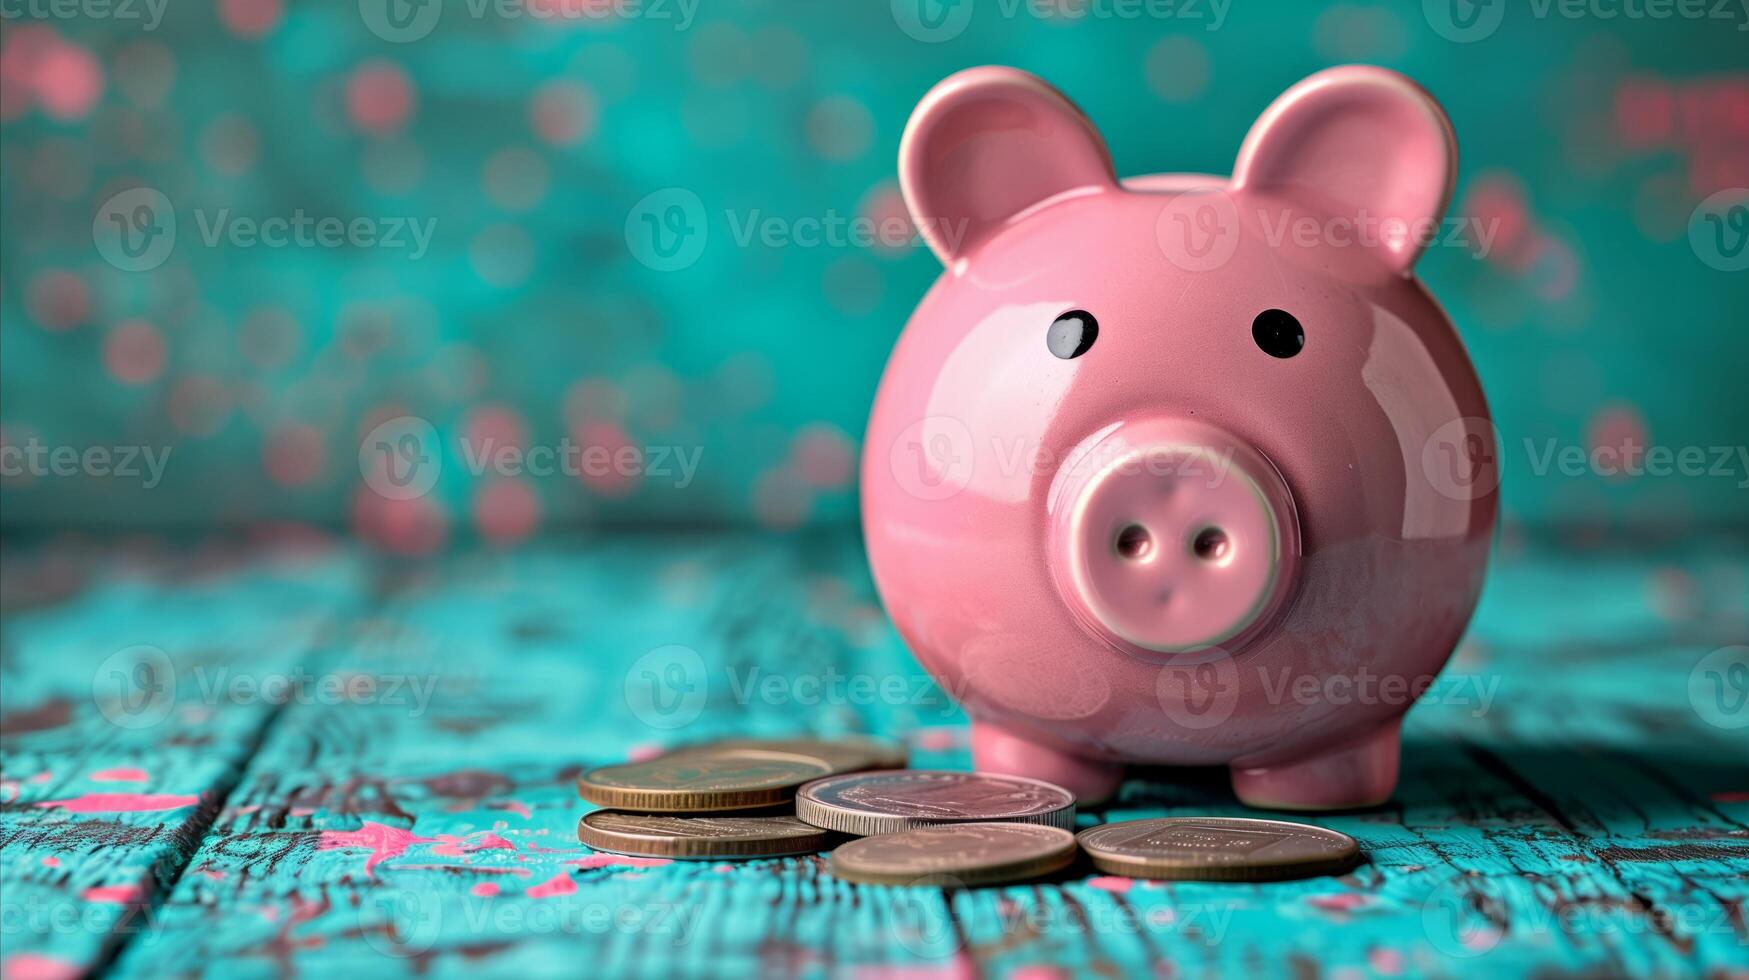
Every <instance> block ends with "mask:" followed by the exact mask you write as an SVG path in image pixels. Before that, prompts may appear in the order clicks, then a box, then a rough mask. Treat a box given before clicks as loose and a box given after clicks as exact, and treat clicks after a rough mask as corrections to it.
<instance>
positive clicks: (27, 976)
mask: <svg viewBox="0 0 1749 980" xmlns="http://www.w3.org/2000/svg"><path fill="white" fill-rule="evenodd" d="M83 972H85V971H84V970H82V969H81V968H80V967H79V965H78V964H77V963H69V962H67V961H66V960H62V959H56V958H55V957H53V956H44V955H42V954H41V953H14V954H13V955H11V956H8V957H6V958H5V959H3V960H0V976H4V977H5V978H6V980H72V978H74V977H77V976H79V975H80V974H81V973H83Z"/></svg>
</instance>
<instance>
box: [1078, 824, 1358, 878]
mask: <svg viewBox="0 0 1749 980" xmlns="http://www.w3.org/2000/svg"><path fill="white" fill-rule="evenodd" d="M1077 839H1078V840H1079V841H1080V843H1081V849H1082V850H1083V851H1086V852H1087V857H1088V858H1089V859H1090V860H1091V861H1092V862H1093V866H1094V867H1096V868H1098V869H1099V870H1101V871H1104V872H1106V873H1107V874H1114V875H1123V876H1125V877H1128V878H1158V879H1165V880H1173V881H1284V880H1287V879H1290V878H1312V877H1316V876H1318V875H1332V874H1341V873H1342V872H1344V871H1347V870H1349V869H1351V868H1353V867H1354V866H1355V865H1356V864H1357V863H1359V861H1360V845H1359V844H1358V843H1356V842H1355V840H1354V838H1352V837H1350V836H1348V835H1347V834H1339V833H1337V832H1336V831H1334V830H1326V829H1324V828H1323V827H1313V826H1311V825H1309V824H1303V823H1289V822H1287V821H1285V820H1257V819H1253V818H1249V817H1162V818H1158V819H1153V820H1125V821H1122V822H1119V823H1108V824H1103V825H1101V826H1098V827H1091V828H1089V829H1087V830H1083V831H1081V833H1080V834H1079V835H1078V837H1077Z"/></svg>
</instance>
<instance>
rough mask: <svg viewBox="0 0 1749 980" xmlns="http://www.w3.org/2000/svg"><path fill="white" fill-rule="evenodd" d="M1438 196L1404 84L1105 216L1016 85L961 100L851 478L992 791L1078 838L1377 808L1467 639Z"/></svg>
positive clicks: (1074, 157) (922, 115)
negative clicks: (1092, 824)
mask: <svg viewBox="0 0 1749 980" xmlns="http://www.w3.org/2000/svg"><path fill="white" fill-rule="evenodd" d="M1455 168H1456V145H1455V141H1454V138H1453V135H1452V130H1451V125H1450V123H1449V122H1448V121H1447V119H1446V117H1445V114H1444V113H1443V111H1442V110H1441V109H1440V107H1439V105H1438V104H1437V103H1436V102H1434V100H1433V99H1432V98H1431V97H1430V96H1429V95H1428V94H1427V93H1426V92H1425V91H1423V90H1422V89H1420V88H1419V87H1417V86H1416V85H1415V84H1413V83H1412V82H1410V81H1408V80H1407V79H1405V78H1403V77H1401V76H1399V75H1397V74H1394V73H1392V72H1389V71H1385V70H1382V69H1377V68H1369V67H1343V68H1336V69H1332V70H1329V71H1324V72H1320V73H1319V74H1317V75H1314V76H1312V77H1310V78H1308V79H1306V80H1305V81H1303V82H1301V83H1299V84H1298V85H1296V86H1294V87H1293V88H1292V89H1290V90H1289V91H1288V92H1287V93H1286V94H1284V95H1282V96H1281V97H1280V98H1279V99H1278V100H1276V102H1275V103H1274V104H1273V105H1271V106H1270V107H1269V108H1268V109H1267V110H1265V111H1264V113H1263V115H1262V116H1261V117H1260V118H1259V119H1258V120H1257V122H1256V124H1255V125H1253V126H1252V128H1251V131H1250V134H1249V135H1248V136H1247V137H1246V139H1245V141H1244V144H1243V146H1242V147H1241V148H1240V150H1239V156H1238V162H1237V163H1236V164H1235V166H1234V174H1233V176H1232V177H1231V178H1220V177H1210V176H1202V175H1190V174H1170V175H1159V176H1150V177H1139V178H1133V179H1128V180H1119V179H1118V178H1117V176H1116V175H1115V174H1114V173H1113V168H1112V163H1111V158H1110V156H1109V154H1108V152H1107V150H1106V147H1105V144H1104V142H1103V140H1102V139H1101V138H1100V135H1099V133H1098V131H1097V130H1095V129H1094V127H1093V125H1092V123H1090V122H1089V121H1088V119H1087V117H1086V116H1084V115H1083V114H1082V113H1081V112H1080V111H1079V110H1078V109H1077V108H1076V107H1075V106H1074V105H1073V104H1071V103H1070V102H1069V101H1068V100H1067V99H1065V98H1064V97H1063V96H1062V95H1061V94H1060V93H1058V92H1057V91H1056V90H1054V89H1052V88H1051V87H1050V86H1048V85H1046V84H1045V83H1043V82H1041V81H1040V80H1038V79H1037V78H1034V77H1032V76H1030V75H1027V74H1025V73H1023V72H1019V71H1015V70H1012V69H1006V68H976V69H972V70H969V71H964V72H961V73H959V74H956V75H954V76H952V77H950V78H948V79H947V80H945V81H943V82H942V83H941V84H940V85H938V86H936V88H935V89H934V90H933V91H931V92H930V93H929V94H928V96H927V97H925V98H924V99H923V101H922V103H921V104H919V105H918V107H917V109H916V111H915V113H914V114H913V115H912V117H911V120H910V123H909V125H908V126H907V128H906V130H905V136H904V142H903V144H902V148H901V150H900V158H899V174H900V181H901V185H902V189H903V192H904V195H905V200H906V203H907V205H908V206H909V208H910V211H911V215H912V218H913V220H914V222H915V223H916V225H917V227H918V228H919V229H920V230H921V232H922V234H923V236H924V238H925V239H926V240H927V242H928V243H929V245H930V247H931V248H932V249H933V250H934V251H935V253H936V254H937V255H938V256H939V257H940V258H941V261H942V263H943V265H945V266H946V270H945V272H944V273H943V275H942V276H941V278H940V279H939V280H938V281H937V282H936V283H935V286H934V288H932V289H931V290H930V291H929V293H928V295H927V296H925V297H924V298H923V301H922V303H921V304H920V305H919V306H918V307H917V311H916V313H915V315H913V316H912V318H911V321H910V323H909V324H908V325H907V326H906V328H905V331H904V334H903V335H902V336H901V337H900V338H899V341H898V345H897V347H896V348H895V349H894V351H893V354H892V358H891V360H890V361H889V363H888V364H887V369H886V372H885V375H884V377H883V378H882V380H881V385H880V391H879V395H878V397H877V400H876V402H875V406H874V412H873V416H872V419H871V421H870V423H869V429H868V433H867V438H866V442H865V449H864V455H863V461H862V500H863V505H862V506H863V523H864V528H865V533H866V536H867V542H868V551H869V559H870V562H871V564H872V566H873V571H874V577H875V580H876V583H877V585H878V587H879V589H880V593H881V596H882V599H883V600H884V602H885V604H886V608H887V610H888V612H889V613H890V614H891V615H892V618H893V620H894V622H895V623H896V624H897V627H898V629H899V632H900V633H901V635H902V636H903V637H904V639H905V641H906V642H907V643H908V644H909V645H910V647H911V649H912V651H913V652H914V653H915V654H916V655H917V657H918V658H919V659H920V660H921V661H922V663H923V664H924V666H925V667H926V668H927V669H928V670H929V671H930V672H931V673H932V674H933V675H935V676H936V677H937V678H938V680H939V681H940V682H941V684H942V685H943V687H944V688H945V689H946V690H948V691H950V692H952V693H953V694H954V696H955V697H956V698H958V699H959V701H960V702H961V703H963V705H964V706H965V708H966V710H967V712H968V714H969V715H970V716H971V718H972V725H973V728H972V750H973V756H974V759H975V762H976V765H977V767H978V768H979V769H981V770H986V771H993V772H1001V773H1011V774H1017V775H1024V776H1033V777H1037V778H1041V779H1046V780H1049V781H1051V782H1054V783H1058V784H1060V785H1062V786H1065V787H1067V788H1069V789H1072V790H1074V791H1075V792H1076V793H1077V794H1078V795H1079V796H1080V797H1081V798H1082V799H1083V800H1084V801H1087V802H1097V801H1099V800H1102V799H1105V798H1108V797H1109V796H1111V795H1112V793H1113V792H1114V791H1115V789H1116V787H1117V785H1118V781H1119V779H1120V777H1121V776H1122V774H1123V770H1124V767H1125V766H1126V765H1128V764H1150V765H1222V766H1226V767H1228V768H1229V771H1230V773H1231V775H1232V781H1233V787H1234V790H1235V791H1236V792H1237V794H1238V796H1239V798H1240V799H1242V800H1243V801H1245V802H1246V803H1248V804H1251V805H1254V806H1260V807H1270V808H1277V809H1334V808H1351V807H1364V806H1370V805H1375V804H1378V803H1381V802H1383V801H1384V800H1386V799H1387V798H1388V797H1389V796H1390V794H1391V791H1392V789H1393V788H1394V786H1395V784H1396V779H1397V760H1398V751H1399V728H1400V724H1401V721H1402V718H1403V715H1404V713H1405V712H1406V711H1407V710H1408V709H1409V707H1411V706H1412V705H1413V703H1414V702H1415V701H1416V699H1417V698H1418V697H1419V696H1420V695H1421V694H1422V693H1423V692H1424V690H1425V689H1426V687H1427V686H1428V685H1429V684H1431V683H1432V681H1433V679H1434V677H1435V675H1436V674H1437V673H1438V672H1439V670H1440V669H1441V667H1442V666H1443V665H1444V663H1445V661H1446V659H1447V658H1448V657H1449V656H1450V654H1451V651H1452V649H1453V647H1454V646H1455V645H1456V644H1457V641H1458V639H1459V637H1460V635H1461V634H1462V633H1463V630H1464V627H1465V625H1466V623H1467V622H1468V620H1469V617H1470V614H1471V612H1472V611H1473V610H1474V608H1475V603H1476V599H1477V595H1478V593H1479V592H1480V590H1481V585H1482V579H1483V573H1484V569H1485V566H1486V563H1487V556H1488V550H1489V545H1490V541H1491V538H1492V532H1493V527H1494V522H1495V516H1496V510H1497V497H1498V495H1497V492H1496V490H1497V485H1498V482H1499V481H1498V470H1497V463H1496V459H1497V457H1496V455H1495V452H1496V450H1495V442H1494V430H1493V427H1492V425H1491V424H1490V423H1489V421H1488V409H1487V406H1486V404H1485V402H1484V400H1483V396H1482V390H1481V387H1480V385H1479V383H1478V382H1477V379H1476V375H1475V372H1474V370H1473V368H1472V367H1471V365H1470V362H1469V358H1468V356H1467V355H1466V353H1465V351H1464V347H1463V344H1462V343H1461V342H1460V341H1459V339H1458V336H1457V334H1456V332H1455V331H1454V329H1453V327H1452V324H1451V322H1450V321H1449V320H1448V319H1447V318H1446V316H1445V313H1444V312H1443V311H1442V310H1441V309H1440V307H1439V304H1438V303H1437V302H1436V301H1435V300H1434V299H1433V297H1432V296H1430V295H1428V293H1427V291H1426V289H1424V288H1423V287H1422V285H1421V284H1420V283H1419V282H1418V281H1417V280H1416V279H1415V276H1414V273H1413V269H1414V265H1415V261H1416V259H1417V258H1418V257H1419V255H1420V253H1421V251H1422V250H1423V248H1424V247H1425V246H1426V245H1428V244H1430V243H1432V242H1437V241H1442V240H1444V239H1443V238H1442V236H1441V234H1440V232H1441V229H1442V227H1443V226H1442V219H1443V215H1444V210H1445V207H1446V204H1447V202H1448V200H1449V198H1450V195H1451V189H1452V183H1453V177H1454V172H1455Z"/></svg>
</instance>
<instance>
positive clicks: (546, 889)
mask: <svg viewBox="0 0 1749 980" xmlns="http://www.w3.org/2000/svg"><path fill="white" fill-rule="evenodd" d="M576 890H577V882H575V881H573V880H572V879H571V876H570V875H568V874H565V873H564V872H560V873H558V874H556V875H553V876H552V877H551V878H548V879H547V880H546V881H543V882H541V883H540V884H538V885H535V886H534V887H533V888H530V889H529V890H528V891H527V892H526V893H525V894H527V895H528V897H529V898H552V897H554V896H557V895H569V894H571V893H572V892H575V891H576Z"/></svg>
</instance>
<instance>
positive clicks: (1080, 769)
mask: <svg viewBox="0 0 1749 980" xmlns="http://www.w3.org/2000/svg"><path fill="white" fill-rule="evenodd" d="M972 764H973V766H975V767H976V768H977V770H978V771H979V772H994V773H1002V774H1004V775H1009V776H1028V777H1031V778H1033V779H1042V780H1044V781H1045V782H1047V783H1056V784H1057V785H1058V786H1061V787H1063V788H1064V789H1066V790H1068V791H1069V792H1071V793H1074V794H1075V798H1076V800H1077V801H1079V802H1080V803H1081V804H1082V805H1083V806H1090V805H1092V804H1095V803H1104V802H1105V801H1106V800H1109V799H1111V795H1112V794H1113V793H1115V792H1117V784H1118V781H1119V780H1120V779H1122V778H1123V765H1122V764H1121V763H1116V762H1100V761H1098V760H1096V759H1087V758H1083V757H1081V756H1078V755H1070V754H1069V753H1067V752H1063V751H1061V750H1059V749H1055V748H1052V747H1050V746H1047V745H1040V744H1039V743H1037V742H1033V741H1029V740H1027V739H1025V738H1022V737H1021V736H1019V735H1016V734H1014V733H1013V732H1010V731H1008V730H1007V729H1005V728H999V727H997V726H995V725H992V724H990V723H989V722H985V721H975V722H972Z"/></svg>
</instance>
